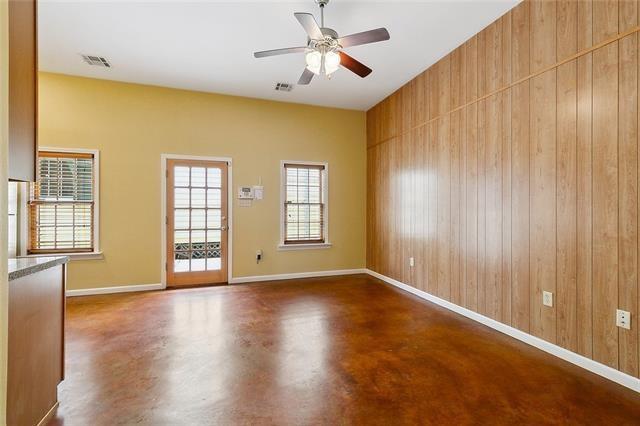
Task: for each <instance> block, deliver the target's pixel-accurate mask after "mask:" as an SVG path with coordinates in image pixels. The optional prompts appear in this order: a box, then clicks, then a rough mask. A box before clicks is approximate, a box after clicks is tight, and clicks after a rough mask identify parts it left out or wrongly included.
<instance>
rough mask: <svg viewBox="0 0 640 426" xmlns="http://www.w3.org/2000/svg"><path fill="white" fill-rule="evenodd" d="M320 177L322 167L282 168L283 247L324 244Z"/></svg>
mask: <svg viewBox="0 0 640 426" xmlns="http://www.w3.org/2000/svg"><path fill="white" fill-rule="evenodd" d="M324 173H325V167H324V166H322V165H306V164H285V165H284V174H285V182H284V184H285V188H284V191H285V203H284V244H309V243H324V242H325V235H324V233H325V231H324V228H325V227H324V219H325V218H324V205H325V204H324V203H325V200H324V188H323V180H324V179H323V178H324V176H323V175H324Z"/></svg>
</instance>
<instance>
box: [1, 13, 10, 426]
mask: <svg viewBox="0 0 640 426" xmlns="http://www.w3.org/2000/svg"><path fill="white" fill-rule="evenodd" d="M7 5H8V3H7V2H6V1H1V2H0V182H2V185H0V425H3V424H5V423H6V421H7V420H6V419H7V416H6V402H7V332H8V329H7V322H8V308H7V300H8V293H9V288H8V282H7V218H8V216H7V184H6V182H7V141H8V137H9V134H8V130H7V122H8V120H9V111H8V106H9V105H8V103H9V95H8V88H9V81H8V71H9V57H8V45H9V40H8V38H9V34H8V25H7V24H8V7H7Z"/></svg>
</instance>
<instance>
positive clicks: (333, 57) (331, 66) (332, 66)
mask: <svg viewBox="0 0 640 426" xmlns="http://www.w3.org/2000/svg"><path fill="white" fill-rule="evenodd" d="M339 67H340V55H338V54H337V53H336V52H333V51H331V52H327V53H326V54H325V57H324V69H325V72H326V74H327V75H331V74H333V73H334V72H336V71H337V70H338V68H339Z"/></svg>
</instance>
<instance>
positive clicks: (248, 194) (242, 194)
mask: <svg viewBox="0 0 640 426" xmlns="http://www.w3.org/2000/svg"><path fill="white" fill-rule="evenodd" d="M238 198H239V199H240V200H253V188H252V187H250V186H240V187H238Z"/></svg>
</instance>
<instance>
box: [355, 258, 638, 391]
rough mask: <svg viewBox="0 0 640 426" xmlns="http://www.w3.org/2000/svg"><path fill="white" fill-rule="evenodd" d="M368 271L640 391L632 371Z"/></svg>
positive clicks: (406, 289)
mask: <svg viewBox="0 0 640 426" xmlns="http://www.w3.org/2000/svg"><path fill="white" fill-rule="evenodd" d="M366 272H367V273H368V274H369V275H371V276H373V277H376V278H378V279H380V280H382V281H384V282H386V283H389V284H391V285H393V286H395V287H398V288H400V289H402V290H405V291H408V292H409V293H412V294H414V295H416V296H418V297H420V298H422V299H425V300H428V301H429V302H433V303H435V304H436V305H439V306H442V307H443V308H446V309H449V310H450V311H453V312H455V313H457V314H460V315H463V316H465V317H467V318H469V319H472V320H474V321H477V322H479V323H481V324H484V325H486V326H487V327H491V328H493V329H494V330H497V331H499V332H501V333H504V334H506V335H508V336H511V337H513V338H514V339H518V340H520V341H521V342H524V343H527V344H529V345H531V346H533V347H536V348H538V349H540V350H543V351H545V352H547V353H549V354H551V355H555V356H557V357H558V358H561V359H563V360H565V361H568V362H570V363H572V364H574V365H577V366H578V367H582V368H584V369H585V370H588V371H590V372H592V373H595V374H597V375H599V376H602V377H604V378H606V379H609V380H611V381H613V382H616V383H618V384H620V385H622V386H625V387H627V388H629V389H632V390H634V391H636V392H640V379H638V378H636V377H633V376H630V375H628V374H625V373H623V372H621V371H618V370H616V369H614V368H611V367H608V366H606V365H604V364H600V363H599V362H597V361H594V360H592V359H589V358H586V357H584V356H582V355H579V354H577V353H575V352H571V351H570V350H567V349H565V348H562V347H560V346H557V345H554V344H553V343H549V342H547V341H546V340H542V339H540V338H538V337H535V336H532V335H530V334H527V333H525V332H523V331H520V330H518V329H516V328H513V327H510V326H508V325H506V324H503V323H501V322H499V321H496V320H494V319H491V318H489V317H485V316H484V315H481V314H479V313H477V312H473V311H471V310H469V309H466V308H463V307H462V306H458V305H456V304H453V303H451V302H448V301H446V300H444V299H441V298H439V297H437V296H434V295H432V294H429V293H426V292H424V291H422V290H418V289H417V288H414V287H411V286H409V285H406V284H404V283H401V282H400V281H396V280H394V279H393V278H389V277H387V276H384V275H382V274H379V273H377V272H375V271H371V270H369V269H367V270H366Z"/></svg>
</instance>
